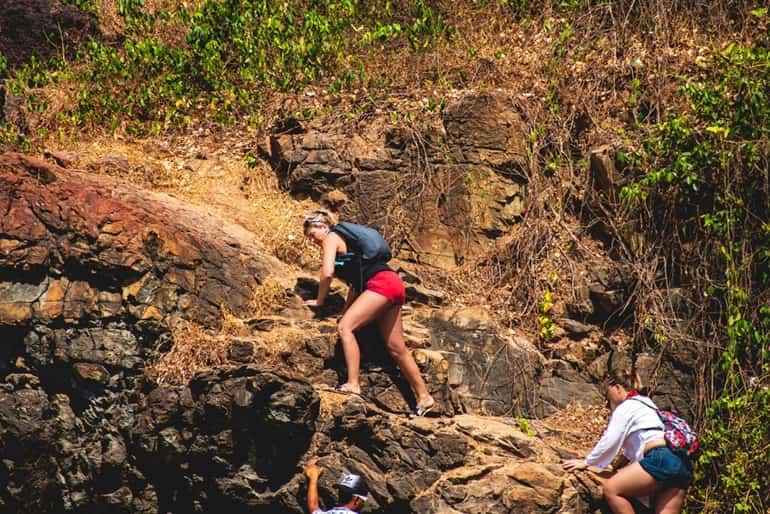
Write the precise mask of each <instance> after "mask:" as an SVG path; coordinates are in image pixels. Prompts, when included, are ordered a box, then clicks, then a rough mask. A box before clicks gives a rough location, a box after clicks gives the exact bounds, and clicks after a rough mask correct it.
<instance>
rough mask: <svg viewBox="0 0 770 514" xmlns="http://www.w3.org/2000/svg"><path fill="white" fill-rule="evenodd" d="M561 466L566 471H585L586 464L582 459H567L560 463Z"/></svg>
mask: <svg viewBox="0 0 770 514" xmlns="http://www.w3.org/2000/svg"><path fill="white" fill-rule="evenodd" d="M561 466H562V467H563V468H564V469H565V470H567V471H580V470H583V469H586V468H587V467H588V464H586V462H585V461H584V460H583V459H568V460H565V461H564V462H562V463H561Z"/></svg>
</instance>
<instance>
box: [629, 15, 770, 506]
mask: <svg viewBox="0 0 770 514" xmlns="http://www.w3.org/2000/svg"><path fill="white" fill-rule="evenodd" d="M754 15H755V16H758V17H760V18H763V21H762V23H765V24H766V30H767V34H768V37H770V23H768V22H767V19H766V16H767V13H766V11H765V10H764V9H762V10H757V11H754ZM682 94H683V95H685V97H686V98H688V99H689V101H690V103H691V109H690V110H689V112H687V113H677V114H673V115H672V116H671V117H670V118H669V119H668V120H667V121H666V122H664V123H662V124H660V125H659V126H658V127H657V129H656V130H655V132H654V134H653V135H652V137H650V138H649V139H648V140H647V141H645V144H644V151H643V152H642V153H641V154H639V155H636V156H634V157H633V158H628V156H624V158H625V159H626V164H628V166H629V167H630V168H631V169H634V168H636V169H643V170H645V171H644V173H643V175H642V177H641V178H640V179H639V180H638V181H636V182H634V183H632V184H631V185H629V186H627V187H626V188H624V190H623V195H624V196H625V197H626V198H629V199H634V200H636V201H638V202H644V203H646V204H647V209H646V212H650V213H661V212H673V213H674V216H676V218H674V219H673V220H671V219H670V218H668V223H682V222H683V221H685V222H688V223H689V222H690V221H697V222H698V225H695V224H691V225H695V226H699V228H700V232H699V233H698V234H691V235H690V237H691V238H692V239H693V240H695V239H696V238H699V239H700V240H701V241H710V242H711V244H710V245H704V248H706V249H708V248H713V249H714V254H713V255H711V256H710V257H709V259H710V261H711V262H716V263H721V264H720V265H721V272H722V274H723V276H724V279H723V280H714V281H712V282H711V283H709V284H708V285H707V286H706V287H705V293H706V296H707V297H713V298H715V299H718V300H719V301H721V302H722V305H723V309H722V310H721V311H718V312H717V313H715V316H717V317H716V318H715V319H714V320H713V321H714V324H715V326H718V327H721V337H720V339H721V341H722V348H721V350H720V351H721V355H718V356H717V357H718V358H717V359H716V362H717V366H718V368H717V369H716V370H715V374H716V377H717V380H718V382H719V384H721V387H720V386H718V387H717V391H718V393H717V394H715V395H714V398H713V402H712V403H711V406H710V408H709V409H708V412H707V426H706V428H705V430H704V431H703V444H704V451H703V453H702V457H701V460H700V467H699V469H698V472H697V477H696V487H694V488H693V489H692V490H693V491H694V498H693V500H692V501H693V502H695V503H699V504H700V506H699V510H705V511H707V512H720V513H721V512H766V510H767V509H768V508H769V507H770V500H769V499H770V478H768V476H769V475H768V474H767V472H766V469H765V468H766V465H767V462H769V461H770V348H769V345H770V304H769V303H768V302H769V301H770V298H769V297H768V294H767V291H768V287H767V286H768V277H769V276H770V273H768V259H769V257H770V237H768V227H770V209H769V208H768V205H770V192H769V191H768V186H767V184H768V182H767V181H768V170H769V169H770V49H768V45H766V44H764V43H763V42H761V41H760V42H759V43H758V44H755V45H753V46H749V47H740V46H738V45H735V44H731V45H730V46H728V47H727V48H725V49H724V50H722V51H718V52H714V54H713V55H712V59H711V62H710V63H709V66H708V67H704V80H702V81H700V82H697V83H696V82H691V83H688V84H686V85H685V86H684V87H683V88H682ZM652 216H653V218H652V219H650V220H649V223H650V224H651V225H654V224H655V223H659V224H662V223H663V219H662V218H660V217H658V218H657V219H656V218H655V215H654V214H653V215H652ZM720 312H724V313H725V314H724V315H720Z"/></svg>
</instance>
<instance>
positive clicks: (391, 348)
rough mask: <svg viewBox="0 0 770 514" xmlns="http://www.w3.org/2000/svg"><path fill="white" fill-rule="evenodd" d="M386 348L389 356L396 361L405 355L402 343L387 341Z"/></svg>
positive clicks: (404, 347)
mask: <svg viewBox="0 0 770 514" xmlns="http://www.w3.org/2000/svg"><path fill="white" fill-rule="evenodd" d="M387 348H388V353H390V356H391V357H393V359H394V360H396V361H400V360H401V359H403V358H404V357H406V346H404V344H403V343H393V344H391V343H388V345H387Z"/></svg>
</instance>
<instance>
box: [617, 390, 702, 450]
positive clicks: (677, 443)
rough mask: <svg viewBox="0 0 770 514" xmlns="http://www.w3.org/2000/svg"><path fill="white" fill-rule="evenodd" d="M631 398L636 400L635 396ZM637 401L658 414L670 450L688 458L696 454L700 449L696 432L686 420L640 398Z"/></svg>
mask: <svg viewBox="0 0 770 514" xmlns="http://www.w3.org/2000/svg"><path fill="white" fill-rule="evenodd" d="M632 399H633V400H636V398H632ZM637 401H638V402H640V403H643V404H644V405H646V406H647V407H649V408H651V409H653V410H655V412H656V413H657V414H658V417H659V418H660V421H661V422H662V423H663V432H664V435H663V437H664V438H665V439H666V445H667V446H668V447H669V448H670V449H671V451H673V452H674V453H678V454H680V455H682V456H685V457H687V458H689V459H692V458H694V457H695V456H696V455H697V453H698V450H700V441H699V440H698V433H697V432H695V430H693V429H692V427H690V425H689V424H688V423H687V421H685V420H684V419H683V418H681V417H679V416H677V415H676V414H675V413H673V412H671V411H668V410H663V409H658V408H655V407H653V406H652V405H649V404H648V403H646V402H643V401H642V400H637Z"/></svg>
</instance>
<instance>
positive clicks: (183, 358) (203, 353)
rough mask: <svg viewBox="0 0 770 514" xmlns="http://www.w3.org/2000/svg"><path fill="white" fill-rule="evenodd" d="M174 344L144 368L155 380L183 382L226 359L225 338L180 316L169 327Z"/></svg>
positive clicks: (157, 381) (223, 362)
mask: <svg viewBox="0 0 770 514" xmlns="http://www.w3.org/2000/svg"><path fill="white" fill-rule="evenodd" d="M171 337H172V339H173V346H172V347H171V350H169V351H168V352H167V353H165V354H163V355H161V356H160V357H159V358H158V360H157V361H155V362H154V363H153V364H151V365H150V366H148V367H147V368H145V373H146V375H147V376H148V377H149V378H150V379H151V380H154V381H155V382H156V383H157V384H159V385H162V384H169V385H170V384H184V383H187V382H188V381H189V380H190V378H191V377H192V376H193V375H195V374H196V373H198V372H201V371H207V370H210V369H213V368H216V367H218V366H221V365H223V364H225V363H226V362H227V347H228V340H227V338H226V337H223V336H221V335H214V334H211V333H210V332H208V331H206V330H205V329H204V328H203V327H201V326H200V325H198V324H196V323H193V322H191V321H186V320H180V321H178V322H177V323H176V324H175V325H174V326H173V327H172V329H171Z"/></svg>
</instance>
